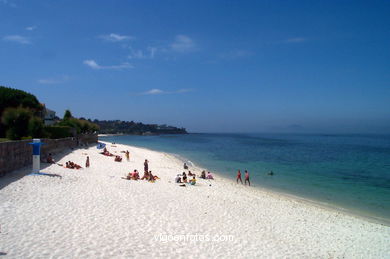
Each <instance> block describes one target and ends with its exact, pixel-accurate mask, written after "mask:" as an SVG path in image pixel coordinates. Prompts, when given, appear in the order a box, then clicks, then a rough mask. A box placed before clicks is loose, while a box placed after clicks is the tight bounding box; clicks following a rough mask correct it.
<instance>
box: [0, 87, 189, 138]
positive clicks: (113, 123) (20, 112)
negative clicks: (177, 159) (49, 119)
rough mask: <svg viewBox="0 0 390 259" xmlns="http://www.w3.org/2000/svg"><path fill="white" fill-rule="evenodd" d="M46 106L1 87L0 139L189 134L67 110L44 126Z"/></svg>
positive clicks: (182, 129)
mask: <svg viewBox="0 0 390 259" xmlns="http://www.w3.org/2000/svg"><path fill="white" fill-rule="evenodd" d="M44 113H45V107H44V105H42V104H41V103H39V101H38V99H37V98H36V97H35V96H34V95H32V94H30V93H27V92H24V91H22V90H18V89H12V88H9V87H4V86H0V118H1V119H0V139H1V140H2V141H4V140H5V138H6V139H11V140H16V139H28V138H65V137H71V136H75V135H77V134H83V133H94V132H97V131H99V129H100V133H105V134H118V133H123V134H136V135H147V134H186V133H187V131H186V130H185V129H184V128H177V127H172V126H167V125H157V124H143V123H140V122H138V123H136V122H133V121H119V120H109V121H106V120H103V121H99V120H94V121H91V120H86V119H84V118H80V119H78V118H74V117H73V115H72V113H71V111H69V110H66V111H65V113H64V117H63V119H62V120H60V119H59V118H58V121H57V123H55V124H54V125H51V126H45V125H44V121H43V119H44Z"/></svg>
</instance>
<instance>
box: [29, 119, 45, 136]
mask: <svg viewBox="0 0 390 259" xmlns="http://www.w3.org/2000/svg"><path fill="white" fill-rule="evenodd" d="M28 132H29V133H30V136H32V137H33V138H42V137H43V136H44V132H43V121H42V119H41V118H38V117H32V118H30V121H29V122H28Z"/></svg>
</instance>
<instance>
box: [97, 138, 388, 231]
mask: <svg viewBox="0 0 390 259" xmlns="http://www.w3.org/2000/svg"><path fill="white" fill-rule="evenodd" d="M118 136H121V135H120V134H118ZM103 137H105V136H103ZM99 141H100V142H104V143H105V144H106V145H110V144H111V143H110V142H108V141H104V140H99ZM116 144H118V143H116ZM120 145H124V146H129V147H135V148H139V149H144V150H147V151H152V152H160V153H163V154H166V155H170V156H172V157H174V158H176V159H178V160H180V161H182V163H184V162H187V161H190V160H189V158H187V157H183V156H182V155H179V154H175V153H170V152H163V151H158V150H154V149H150V148H146V147H139V146H132V145H127V144H120ZM191 162H192V163H194V161H192V160H191ZM195 168H197V169H198V171H203V170H205V171H206V172H207V171H210V170H208V169H207V168H205V167H202V166H196V164H195ZM212 173H213V174H214V175H217V176H218V178H220V179H223V180H224V181H227V182H229V183H230V184H232V185H236V187H238V188H239V187H240V185H239V184H236V182H235V181H234V179H233V178H229V177H227V176H226V175H224V174H222V173H218V172H212ZM251 189H252V190H253V191H259V192H266V193H268V194H270V195H272V194H274V195H279V196H283V197H285V198H286V199H292V200H294V201H300V202H303V203H305V204H307V205H311V206H317V207H318V208H322V209H326V210H330V211H333V212H338V213H343V214H345V215H348V216H351V217H356V218H358V219H362V220H365V221H367V222H370V223H375V224H380V225H383V226H387V227H390V219H386V218H379V217H375V216H369V215H366V214H365V213H363V212H362V213H358V212H356V211H353V210H351V209H348V208H344V207H341V206H338V205H335V204H330V203H326V202H323V201H320V200H316V199H311V198H310V197H302V196H299V195H295V194H291V193H288V192H283V191H279V190H275V189H271V188H268V187H264V186H261V185H259V184H256V185H255V186H251ZM260 194H261V193H260Z"/></svg>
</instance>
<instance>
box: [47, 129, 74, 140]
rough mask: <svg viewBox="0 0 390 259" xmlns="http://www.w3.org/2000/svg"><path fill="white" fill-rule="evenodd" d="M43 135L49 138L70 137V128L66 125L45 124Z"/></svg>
mask: <svg viewBox="0 0 390 259" xmlns="http://www.w3.org/2000/svg"><path fill="white" fill-rule="evenodd" d="M44 131H45V135H46V136H47V137H48V138H51V139H58V138H67V137H72V136H73V134H72V128H71V127H68V126H46V127H45V128H44Z"/></svg>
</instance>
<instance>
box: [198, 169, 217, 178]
mask: <svg viewBox="0 0 390 259" xmlns="http://www.w3.org/2000/svg"><path fill="white" fill-rule="evenodd" d="M200 178H202V179H209V180H214V176H213V175H212V174H211V173H210V172H207V175H206V171H204V170H203V171H202V172H201V173H200Z"/></svg>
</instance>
